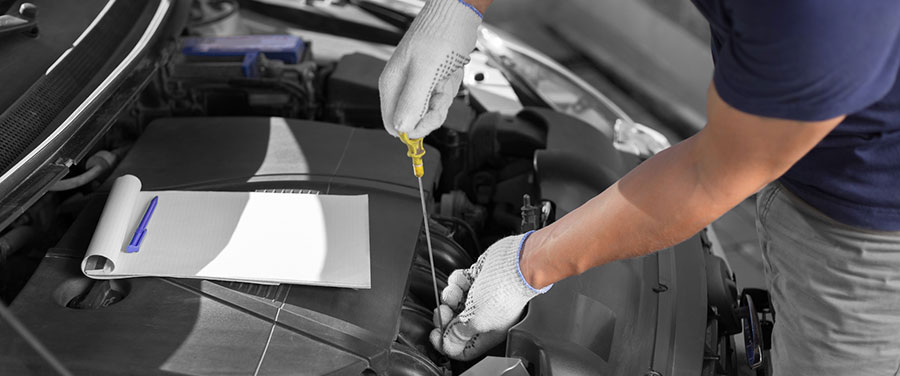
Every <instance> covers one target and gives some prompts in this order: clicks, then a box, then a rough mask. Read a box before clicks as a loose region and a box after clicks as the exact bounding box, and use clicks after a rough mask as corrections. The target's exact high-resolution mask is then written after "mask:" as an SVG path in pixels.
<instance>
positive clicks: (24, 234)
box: [0, 226, 37, 261]
mask: <svg viewBox="0 0 900 376" xmlns="http://www.w3.org/2000/svg"><path fill="white" fill-rule="evenodd" d="M36 236H37V231H36V230H35V229H34V227H31V226H19V227H14V228H12V229H11V230H9V231H8V232H7V233H6V234H3V236H0V261H4V260H6V259H7V258H8V257H9V256H12V255H13V254H15V253H16V252H18V251H21V250H22V249H24V248H25V246H26V245H28V243H31V241H32V240H34V238H35V237H36Z"/></svg>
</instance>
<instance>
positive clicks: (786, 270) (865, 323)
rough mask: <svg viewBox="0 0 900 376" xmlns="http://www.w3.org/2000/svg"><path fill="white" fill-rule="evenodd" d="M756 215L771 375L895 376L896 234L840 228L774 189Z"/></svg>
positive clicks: (899, 252) (898, 345)
mask: <svg viewBox="0 0 900 376" xmlns="http://www.w3.org/2000/svg"><path fill="white" fill-rule="evenodd" d="M757 214H758V215H757V230H758V232H759V240H760V245H761V246H762V252H763V261H764V262H763V264H764V266H765V272H766V284H767V287H768V289H769V292H770V293H771V296H772V303H773V305H774V309H775V314H776V316H775V327H774V332H773V335H772V354H771V356H772V365H773V370H774V375H775V376H799V375H815V376H825V375H829V376H831V375H867V376H875V375H898V369H900V232H875V231H867V230H863V229H858V228H854V227H851V226H848V225H844V224H842V223H838V222H837V221H835V220H833V219H831V218H829V217H827V216H825V215H824V214H822V213H821V212H819V211H818V210H816V209H815V208H813V207H811V206H810V205H809V204H807V203H805V202H803V201H802V200H800V199H799V198H797V197H796V196H794V195H793V194H792V193H790V192H789V191H788V190H787V189H786V188H784V187H783V186H782V185H780V184H778V183H772V184H770V185H768V186H767V187H765V188H763V190H762V191H760V193H759V195H758V196H757Z"/></svg>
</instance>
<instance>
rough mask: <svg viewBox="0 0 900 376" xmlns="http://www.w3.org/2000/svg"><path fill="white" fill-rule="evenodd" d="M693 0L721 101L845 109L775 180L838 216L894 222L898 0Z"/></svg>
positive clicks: (899, 131)
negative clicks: (708, 40) (708, 34)
mask: <svg viewBox="0 0 900 376" xmlns="http://www.w3.org/2000/svg"><path fill="white" fill-rule="evenodd" d="M693 1H694V4H695V5H696V6H697V8H698V9H699V10H700V12H701V13H703V15H704V16H706V18H707V20H709V24H710V29H711V31H712V36H713V38H712V39H713V42H712V52H713V60H714V61H715V65H716V67H715V73H714V74H713V83H714V84H715V87H716V90H717V91H718V93H719V96H721V97H722V99H723V100H724V101H725V102H726V103H728V104H729V105H731V106H732V107H734V108H737V109H739V110H741V111H743V112H746V113H750V114H754V115H759V116H765V117H774V118H782V119H792V120H802V121H817V120H825V119H830V118H834V117H837V116H840V115H847V118H846V120H844V121H843V122H842V123H841V124H840V125H838V126H837V128H835V129H834V130H833V131H832V132H831V133H830V134H829V135H828V136H827V137H825V139H824V140H822V142H820V143H819V144H818V145H817V146H816V147H815V148H814V149H813V150H812V151H810V152H809V154H807V155H806V156H805V157H803V158H802V159H801V160H800V161H798V162H797V164H795V165H794V166H793V167H792V168H791V169H790V170H789V171H788V172H787V173H786V174H784V176H782V177H781V179H780V181H781V183H782V184H784V185H785V186H786V187H787V188H788V189H790V190H791V191H792V192H794V193H795V194H796V195H798V196H799V197H800V198H802V199H803V200H804V201H806V202H808V203H809V204H811V205H813V206H814V207H816V208H817V209H819V210H821V211H822V212H823V213H825V214H827V215H828V216H830V217H831V218H834V219H836V220H838V221H840V222H843V223H846V224H849V225H852V226H857V227H862V228H866V229H872V230H883V231H896V230H900V80H898V73H900V1H898V0H868V1H858V0H826V1H823V0H693Z"/></svg>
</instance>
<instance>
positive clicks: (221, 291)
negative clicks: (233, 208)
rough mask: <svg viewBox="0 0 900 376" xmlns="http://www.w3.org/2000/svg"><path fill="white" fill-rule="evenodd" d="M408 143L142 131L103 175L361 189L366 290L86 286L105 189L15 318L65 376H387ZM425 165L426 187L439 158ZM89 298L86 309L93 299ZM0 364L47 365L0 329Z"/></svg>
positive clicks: (407, 243)
mask: <svg viewBox="0 0 900 376" xmlns="http://www.w3.org/2000/svg"><path fill="white" fill-rule="evenodd" d="M405 150H406V149H405V147H404V146H403V145H402V144H401V143H400V142H399V141H397V140H395V139H393V138H392V137H390V136H389V135H387V134H386V133H385V132H384V131H383V130H363V129H355V128H350V127H345V126H340V125H336V124H328V123H320V122H313V121H303V120H286V119H281V118H253V117H249V118H173V119H161V120H157V121H155V122H153V123H151V124H150V125H149V126H148V128H147V130H146V132H145V133H144V134H143V135H142V136H141V138H140V139H139V141H138V142H137V143H136V144H135V145H134V147H133V148H132V150H131V151H130V153H129V154H128V156H127V157H126V158H125V160H123V162H122V163H121V165H119V167H118V168H117V169H116V170H115V172H114V173H113V174H112V176H110V178H109V180H108V181H107V183H106V184H107V185H106V186H107V187H109V185H110V183H111V181H112V180H113V179H115V178H116V177H118V176H121V175H123V174H133V175H135V176H137V177H138V178H140V179H141V181H142V182H143V185H144V187H143V188H144V189H147V190H164V189H198V190H239V191H249V190H258V189H286V190H314V191H318V192H320V193H322V194H368V195H369V224H370V252H371V268H372V270H371V275H372V288H371V289H369V290H352V289H341V288H329V287H315V286H301V285H281V286H263V285H254V284H243V283H221V282H210V281H200V280H185V279H172V278H138V279H126V280H118V281H114V282H112V283H110V282H99V281H93V280H89V279H87V278H86V277H84V276H83V275H82V274H81V272H80V270H79V266H78V265H79V263H80V260H81V258H82V257H83V255H84V252H85V250H86V248H87V245H88V243H89V241H90V238H91V235H92V234H93V228H94V226H95V224H96V222H97V220H98V218H99V215H100V212H101V210H102V207H103V203H104V201H105V199H106V197H105V195H102V194H101V195H97V196H96V197H94V198H93V199H92V201H91V202H90V204H89V205H88V208H87V209H86V210H84V211H83V212H82V213H81V215H80V216H79V218H78V219H77V220H76V223H75V224H74V225H73V226H72V227H71V228H70V229H69V231H68V233H67V234H66V236H65V237H64V238H63V239H62V240H61V242H60V243H59V244H58V245H57V246H56V247H55V248H54V249H52V250H51V251H49V252H48V253H47V256H46V257H45V258H44V260H43V262H42V264H41V266H40V267H39V269H38V270H37V272H36V273H35V274H34V276H33V277H32V278H31V280H30V281H29V283H28V285H27V286H26V287H25V289H24V290H22V292H21V293H20V294H19V296H18V297H17V299H16V300H15V301H14V303H13V305H12V307H11V308H12V310H13V311H14V312H15V313H16V314H17V316H18V317H19V318H21V320H22V321H24V324H25V325H26V326H28V327H29V328H31V329H32V330H33V332H34V334H35V335H36V336H37V337H38V338H39V339H40V340H41V341H42V342H43V343H44V344H45V345H46V346H47V347H48V348H49V349H50V351H51V352H52V353H54V354H55V355H56V356H57V357H58V358H59V359H60V360H61V361H62V362H63V363H64V364H65V365H66V366H67V367H69V369H70V370H71V371H73V372H74V373H75V374H91V375H101V374H110V375H113V374H115V375H120V374H134V375H143V374H159V373H173V374H186V375H187V374H190V375H201V374H210V375H220V374H247V375H249V374H254V371H255V370H256V369H257V366H258V365H259V367H260V369H259V370H260V374H265V375H280V374H296V373H297V372H300V371H302V373H303V374H336V373H339V374H360V373H363V372H364V371H365V370H367V369H369V370H372V371H375V372H376V373H378V374H381V373H383V372H384V371H385V370H386V369H387V367H388V362H389V357H390V353H391V347H392V344H393V342H394V340H395V338H396V336H397V333H398V330H399V322H400V312H401V306H402V302H403V298H404V296H405V295H406V290H407V285H408V278H409V272H410V268H411V265H412V262H413V257H414V252H415V248H416V242H417V237H418V234H419V232H420V227H421V223H422V211H421V208H420V206H419V205H420V204H419V198H418V190H417V183H416V180H415V177H414V176H413V174H412V169H411V166H410V161H409V159H408V158H407V157H406V153H405ZM428 153H429V154H428V155H427V156H426V158H425V164H426V166H425V171H426V175H425V180H424V182H423V183H424V184H425V187H426V189H429V190H430V188H431V187H433V186H434V182H435V177H436V176H439V170H440V166H439V162H438V161H440V156H439V155H438V153H437V151H436V150H433V149H431V150H429V151H428ZM90 302H95V303H90ZM0 338H4V341H2V344H0V354H2V355H0V369H3V370H5V372H9V373H10V374H28V373H42V371H43V370H47V371H49V369H45V368H44V367H46V364H45V362H44V361H43V360H41V358H40V357H39V356H38V355H37V354H35V353H34V352H33V351H32V350H31V349H30V348H29V347H28V346H27V344H26V343H25V342H24V341H23V340H22V339H21V338H19V337H17V336H15V335H14V334H13V332H12V331H11V330H10V328H9V327H8V326H6V325H4V324H0Z"/></svg>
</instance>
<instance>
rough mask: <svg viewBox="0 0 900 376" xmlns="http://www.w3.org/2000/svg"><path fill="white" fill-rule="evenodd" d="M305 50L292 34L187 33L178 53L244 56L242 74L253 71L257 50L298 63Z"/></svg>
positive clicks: (250, 74)
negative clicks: (210, 34)
mask: <svg viewBox="0 0 900 376" xmlns="http://www.w3.org/2000/svg"><path fill="white" fill-rule="evenodd" d="M305 50H306V43H305V42H303V40H302V39H300V38H299V37H296V36H293V35H238V36H227V37H187V38H184V44H183V47H182V49H181V53H182V54H184V55H188V56H244V60H243V63H242V64H241V65H242V67H243V70H244V75H245V76H247V77H251V76H253V75H254V73H255V72H254V69H252V68H253V65H254V64H255V63H256V58H257V55H258V54H263V55H264V56H265V57H266V58H268V59H271V60H281V61H283V62H285V63H286V64H297V63H299V62H300V60H301V59H302V56H303V53H304V52H305Z"/></svg>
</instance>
